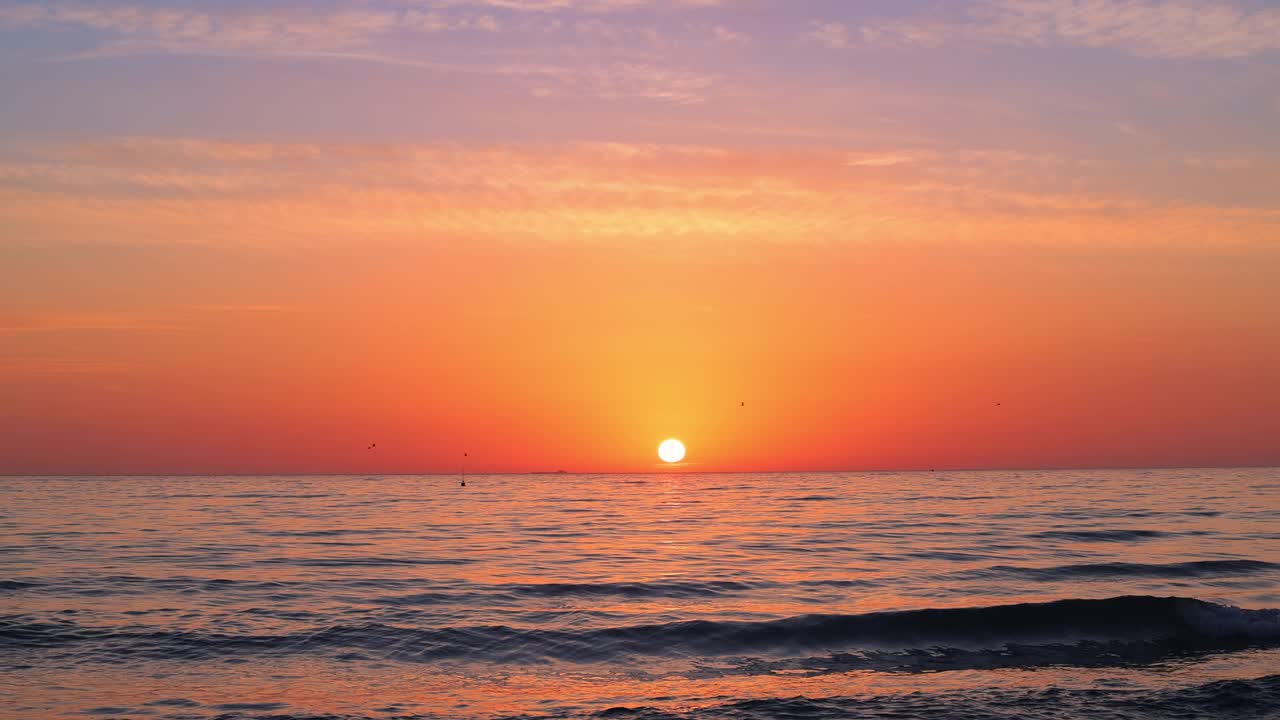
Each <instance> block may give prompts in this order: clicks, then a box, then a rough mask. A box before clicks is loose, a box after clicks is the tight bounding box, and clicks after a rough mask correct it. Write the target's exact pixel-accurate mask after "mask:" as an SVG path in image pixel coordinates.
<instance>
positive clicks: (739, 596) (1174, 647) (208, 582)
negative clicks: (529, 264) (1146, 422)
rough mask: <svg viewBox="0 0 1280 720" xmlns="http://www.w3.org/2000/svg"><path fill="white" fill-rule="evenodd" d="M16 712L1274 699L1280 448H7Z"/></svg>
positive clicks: (238, 714)
mask: <svg viewBox="0 0 1280 720" xmlns="http://www.w3.org/2000/svg"><path fill="white" fill-rule="evenodd" d="M0 537H2V538H3V542H2V545H3V548H2V550H0V716H4V717H19V718H46V717H50V718H60V717H66V718H81V719H83V718H94V717H97V718H110V717H126V718H133V717H137V718H156V719H160V718H191V719H202V718H214V717H217V718H242V717H243V718H257V717H271V718H304V717H305V718H311V717H326V718H327V717H343V718H346V717H353V718H366V717H368V718H394V717H414V718H416V717H428V718H437V717H439V718H453V717H462V718H472V717H475V718H498V717H514V716H531V717H565V716H574V717H579V716H581V717H601V718H634V719H636V720H641V719H649V718H654V719H656V718H838V717H854V718H856V717H868V718H930V719H931V720H945V719H946V718H1091V719H1097V718H1172V717H1187V718H1198V717H1205V718H1267V717H1280V610H1274V609H1268V608H1280V470H1152V471H1108V472H1076V471H1064V472H1007V473H993V472H973V473H936V474H933V473H920V474H852V473H846V474H812V475H810V474H792V475H683V476H680V475H668V476H621V475H613V476H473V477H471V478H469V479H468V487H466V488H460V487H458V485H457V481H456V479H454V478H447V477H377V478H365V477H305V478H297V477H228V478H118V479H91V478H80V479H33V478H3V479H0Z"/></svg>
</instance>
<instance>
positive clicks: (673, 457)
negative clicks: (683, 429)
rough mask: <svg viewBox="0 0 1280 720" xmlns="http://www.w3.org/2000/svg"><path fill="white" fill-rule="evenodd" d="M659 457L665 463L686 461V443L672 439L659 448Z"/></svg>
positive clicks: (665, 441)
mask: <svg viewBox="0 0 1280 720" xmlns="http://www.w3.org/2000/svg"><path fill="white" fill-rule="evenodd" d="M658 457H660V458H662V462H665V463H678V462H680V461H681V460H683V459H684V443H682V442H680V441H679V440H676V439H675V438H672V439H670V440H664V441H663V442H662V444H661V445H659V446H658Z"/></svg>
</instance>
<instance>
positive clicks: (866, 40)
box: [817, 0, 1280, 58]
mask: <svg viewBox="0 0 1280 720" xmlns="http://www.w3.org/2000/svg"><path fill="white" fill-rule="evenodd" d="M841 37H843V38H844V40H845V42H841V43H834V42H832V40H833V39H840V38H841ZM858 37H859V39H860V41H861V44H864V45H866V46H896V47H910V46H916V47H938V46H941V45H944V44H979V45H1014V46H1025V47H1049V46H1074V47H1093V48H1114V49H1118V50H1123V51H1125V52H1129V53H1132V54H1135V55H1140V56H1148V57H1170V58H1172V57H1200V58H1239V57H1246V56H1250V55H1257V54H1260V53H1266V52H1275V51H1277V50H1280V8H1274V7H1270V8H1269V7H1262V8H1258V9H1253V10H1249V9H1246V8H1244V7H1242V6H1241V5H1239V4H1234V3H1225V2H1190V1H1189V0H987V1H986V2H980V3H975V4H973V5H971V6H969V7H968V9H967V11H966V12H964V13H962V14H961V15H960V16H958V17H956V16H951V17H933V18H919V19H906V20H891V21H883V22H878V23H869V24H867V25H865V26H864V27H862V28H860V32H859V33H858ZM848 38H849V35H848V34H845V35H843V36H841V35H835V36H829V37H826V38H822V37H819V38H817V39H818V40H819V41H820V42H823V43H824V44H826V45H828V46H829V47H848V46H852V45H853V43H852V42H849V41H848Z"/></svg>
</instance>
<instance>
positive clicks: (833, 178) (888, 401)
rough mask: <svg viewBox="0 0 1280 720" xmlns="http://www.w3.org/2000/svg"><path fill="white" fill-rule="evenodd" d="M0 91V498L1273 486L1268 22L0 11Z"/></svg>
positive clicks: (935, 13) (1235, 5)
mask: <svg viewBox="0 0 1280 720" xmlns="http://www.w3.org/2000/svg"><path fill="white" fill-rule="evenodd" d="M0 97H2V98H4V100H3V102H0V473H12V474H141V473H193V474H201V473H294V472H296V473H322V472H329V473H397V472H404V473H408V472H456V471H461V470H463V469H465V470H467V471H468V472H482V471H511V472H524V471H549V470H567V471H584V472H586V471H601V472H604V471H619V472H631V471H651V470H655V469H658V468H659V461H658V458H657V455H656V448H657V446H658V443H659V442H660V441H662V440H663V439H665V438H668V437H677V438H680V439H682V440H683V441H684V443H685V444H686V445H687V446H688V450H689V453H688V458H687V460H686V462H685V463H684V464H683V465H681V466H680V469H682V470H693V471H754V470H760V471H765V470H859V469H929V468H1028V467H1134V466H1178V465H1183V466H1207V465H1280V2H1260V1H1257V0H1238V1H1229V0H1204V1H1201V2H1189V1H1188V2H1179V1H1173V0H973V1H971V2H959V1H957V2H950V1H948V2H921V1H915V0H883V1H881V0H865V1H863V0H857V1H854V0H349V1H348V2H310V3H307V2H293V1H289V0H254V1H252V2H250V1H248V0H227V1H226V2H193V1H186V2H184V1H181V0H164V1H159V0H155V1H150V2H148V1H145V0H137V1H134V2H117V1H116V0H95V1H94V2H70V1H69V2H31V1H24V0H16V1H15V0H0ZM374 443H376V445H377V447H376V448H373V449H370V448H369V446H370V445H371V444H374ZM464 453H465V457H464Z"/></svg>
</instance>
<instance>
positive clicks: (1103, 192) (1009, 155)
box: [0, 139, 1280, 329]
mask: <svg viewBox="0 0 1280 720" xmlns="http://www.w3.org/2000/svg"><path fill="white" fill-rule="evenodd" d="M1179 169H1180V172H1179V173H1176V174H1175V173H1169V172H1168V170H1167V169H1161V168H1155V169H1153V170H1152V172H1153V173H1154V172H1156V171H1160V174H1161V176H1175V177H1187V176H1198V177H1202V178H1212V177H1219V178H1224V179H1230V178H1232V177H1236V175H1232V173H1239V172H1249V173H1254V175H1251V176H1248V177H1247V178H1246V179H1248V180H1250V182H1252V181H1253V178H1254V177H1262V175H1258V173H1262V172H1267V171H1265V170H1260V169H1259V168H1256V167H1248V168H1243V169H1240V168H1236V167H1232V166H1227V165H1222V164H1220V163H1219V164H1201V165H1195V166H1193V165H1190V164H1181V163H1180V164H1179ZM1115 171H1116V167H1115V166H1112V165H1107V164H1101V165H1095V164H1093V163H1090V162H1087V161H1080V160H1074V159H1071V158H1064V157H1058V156H1054V155H1036V154H1026V153H1019V152H1014V151H1007V150H998V149H986V150H984V149H975V150H949V151H948V150H940V149H918V148H901V149H872V148H868V149H862V150H841V149H812V150H801V149H788V148H776V149H771V150H764V149H756V150H742V149H733V148H722V147H707V146H669V145H647V144H611V143H605V144H601V143H585V144H582V143H580V144H568V145H555V146H547V145H453V144H427V145H314V144H269V143H264V144H240V143H231V142H211V141H203V140H169V139H134V140H128V141H102V142H96V143H87V144H77V143H71V144H56V143H54V144H50V143H45V144H39V145H18V146H14V145H9V146H7V147H0V228H3V229H4V230H5V232H3V233H0V237H3V238H4V240H3V241H0V242H4V243H6V244H9V245H15V244H22V245H33V244H34V245H40V244H48V243H57V242H76V243H85V242H100V243H133V244H154V243H175V242H180V243H199V244H222V245H226V244H243V245H249V246H258V245H280V244H286V245H287V244H292V243H303V244H314V243H324V244H332V243H347V242H370V241H375V240H379V239H381V240H384V241H388V242H397V243H401V242H439V241H444V240H449V241H458V240H459V239H464V238H465V239H467V240H468V241H475V242H499V243H507V242H526V241H527V242H537V243H627V242H631V241H637V240H643V241H645V242H701V241H708V242H712V241H714V242H748V243H815V242H872V241H879V242H893V241H899V240H911V241H920V242H943V241H948V240H963V241H966V242H993V241H997V240H1004V241H1010V240H1012V239H1017V240H1018V241H1022V242H1046V243H1052V242H1088V243H1144V242H1145V243H1156V242H1159V243H1176V242H1181V243H1195V244H1206V243H1222V244H1231V243H1253V244H1264V245H1265V244H1271V245H1273V246H1275V247H1280V211H1277V210H1276V209H1275V207H1274V206H1273V205H1271V206H1259V207H1252V208H1250V207H1236V208H1228V207H1220V206H1216V205H1214V204H1213V203H1212V202H1211V201H1209V200H1202V201H1199V202H1189V201H1181V202H1169V201H1167V200H1161V199H1160V198H1158V197H1150V196H1147V195H1143V194H1141V192H1139V191H1137V190H1134V189H1132V187H1131V185H1132V183H1130V182H1127V181H1125V180H1124V179H1123V178H1120V179H1116V178H1113V177H1111V176H1112V175H1114V174H1115ZM1215 173H1217V175H1215ZM1223 173H1225V174H1223ZM1272 175H1274V172H1272ZM1081 188H1091V189H1089V190H1082V189H1081ZM75 322H78V323H80V325H79V326H80V327H84V328H90V327H98V328H104V329H105V328H108V327H115V326H116V325H117V324H119V322H120V321H119V319H117V318H97V319H94V318H90V319H87V320H86V319H83V318H81V319H78V320H76V321H75ZM63 325H64V326H65V325H66V323H65V322H64V323H63ZM11 329H12V328H11Z"/></svg>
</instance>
